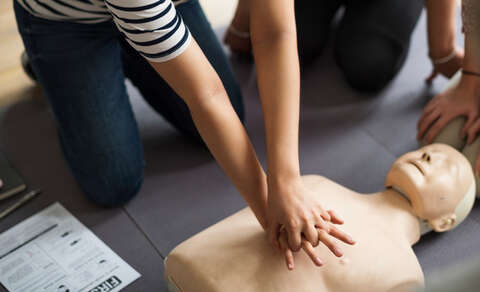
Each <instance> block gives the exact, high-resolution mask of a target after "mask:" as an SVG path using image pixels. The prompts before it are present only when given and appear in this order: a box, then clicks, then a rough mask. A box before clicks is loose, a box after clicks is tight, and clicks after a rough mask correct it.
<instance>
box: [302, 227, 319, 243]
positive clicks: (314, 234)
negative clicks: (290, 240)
mask: <svg viewBox="0 0 480 292" xmlns="http://www.w3.org/2000/svg"><path fill="white" fill-rule="evenodd" d="M303 234H304V235H305V238H306V239H307V240H308V242H309V243H310V244H311V245H313V246H317V245H318V231H317V229H316V228H315V226H314V225H312V224H308V226H306V227H305V230H304V231H303Z"/></svg>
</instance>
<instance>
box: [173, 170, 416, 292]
mask: <svg viewBox="0 0 480 292" xmlns="http://www.w3.org/2000/svg"><path fill="white" fill-rule="evenodd" d="M303 179H304V182H305V185H306V186H307V187H308V188H310V189H311V190H313V191H314V192H318V195H319V196H320V195H321V196H322V204H323V206H324V207H325V209H327V210H328V209H333V210H335V211H337V212H338V213H339V214H341V216H342V217H343V218H344V220H345V224H344V225H342V226H341V228H342V230H344V231H345V232H346V233H348V234H350V235H351V236H352V237H353V238H354V239H355V240H356V242H357V243H356V245H354V246H348V245H345V244H342V245H341V246H342V251H343V253H344V255H343V257H341V258H337V257H335V256H334V255H333V254H332V253H331V252H330V251H329V250H328V249H327V248H326V247H325V246H323V245H319V246H318V247H317V248H316V252H317V254H318V256H319V257H320V258H321V259H322V260H323V262H324V263H325V264H324V266H323V267H315V266H314V265H313V263H312V262H311V260H310V259H309V258H308V257H307V256H306V255H305V254H304V253H303V252H299V253H297V254H296V257H295V269H294V270H293V271H288V270H287V268H286V267H285V264H284V262H283V258H282V256H281V253H280V252H276V251H275V250H273V249H272V247H271V245H269V244H268V242H267V240H266V238H265V234H264V231H263V230H262V229H261V227H260V225H259V224H258V223H257V221H256V219H255V216H254V215H253V213H252V212H251V211H250V210H249V209H248V208H246V209H244V210H242V211H240V212H238V213H236V214H234V215H233V216H231V217H229V218H227V219H225V220H223V221H221V222H220V223H218V224H216V225H214V226H212V227H210V228H209V229H207V230H205V231H204V232H202V233H200V234H197V235H196V236H195V237H193V238H192V239H191V240H188V241H185V242H184V243H182V244H180V245H179V246H178V247H177V248H175V250H174V251H173V252H172V253H171V254H170V255H169V257H168V261H167V270H166V275H167V278H169V279H168V280H169V281H170V282H172V283H176V284H177V286H179V288H180V289H179V291H185V292H187V291H209V292H220V291H229V292H230V291H232V292H233V291H242V292H247V291H252V292H253V291H255V292H257V291H262V292H281V291H288V292H290V291H302V292H306V291H311V292H314V291H315V292H317V291H332V292H342V291H345V292H346V291H348V292H351V291H370V292H375V291H379V292H380V291H381V292H384V291H411V289H412V288H413V287H422V286H423V285H424V277H423V273H422V269H421V267H420V265H419V263H418V260H417V257H416V256H415V254H414V253H413V250H412V245H413V244H414V243H415V242H417V241H418V239H419V237H420V225H419V221H418V218H417V217H416V216H415V215H414V214H413V212H412V210H411V207H410V204H409V202H408V201H407V199H405V198H404V197H403V196H402V195H400V194H399V193H398V192H396V191H393V190H385V191H383V192H380V193H376V194H372V195H362V194H359V193H356V192H354V191H352V190H349V189H347V188H345V187H343V186H341V185H339V184H337V183H335V182H333V181H331V180H329V179H326V178H324V177H321V176H317V175H310V176H305V177H303ZM179 269H181V270H182V271H181V272H179ZM266 271H268V272H266ZM182 277H185V278H184V279H181V278H182ZM186 277H188V279H187V278H186ZM205 279H207V280H205Z"/></svg>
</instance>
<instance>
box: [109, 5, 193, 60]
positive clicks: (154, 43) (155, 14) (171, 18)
mask: <svg viewBox="0 0 480 292" xmlns="http://www.w3.org/2000/svg"><path fill="white" fill-rule="evenodd" d="M105 3H106V5H107V8H108V10H109V11H110V13H111V14H112V16H113V20H114V22H115V24H116V25H117V27H118V29H119V31H120V33H121V34H122V35H123V36H124V38H125V39H126V41H127V42H128V43H129V44H130V45H131V46H132V47H133V48H134V49H135V50H137V51H138V52H139V53H140V54H141V55H142V56H143V57H145V58H146V59H147V60H149V61H153V62H165V61H168V60H171V59H173V58H175V57H177V56H178V55H180V54H181V53H183V52H184V51H185V50H186V48H187V47H188V46H189V44H190V42H191V39H192V37H191V35H190V32H189V31H188V28H187V27H186V26H185V24H184V23H183V20H182V18H181V16H180V15H179V14H178V13H177V12H176V9H175V6H174V5H173V2H172V1H171V0H135V1H132V0H105Z"/></svg>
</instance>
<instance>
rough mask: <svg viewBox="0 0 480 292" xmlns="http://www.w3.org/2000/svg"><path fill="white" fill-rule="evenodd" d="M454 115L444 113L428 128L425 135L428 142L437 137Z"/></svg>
mask: <svg viewBox="0 0 480 292" xmlns="http://www.w3.org/2000/svg"><path fill="white" fill-rule="evenodd" d="M454 117H455V116H453V115H443V116H441V117H440V118H439V119H438V120H437V121H436V122H435V124H433V126H431V127H430V129H429V130H428V134H427V135H426V136H425V142H427V144H430V143H432V141H433V139H435V137H437V135H438V133H439V132H440V131H441V130H442V129H443V128H445V126H446V125H447V124H448V123H449V122H450V121H451V120H452V119H453V118H454Z"/></svg>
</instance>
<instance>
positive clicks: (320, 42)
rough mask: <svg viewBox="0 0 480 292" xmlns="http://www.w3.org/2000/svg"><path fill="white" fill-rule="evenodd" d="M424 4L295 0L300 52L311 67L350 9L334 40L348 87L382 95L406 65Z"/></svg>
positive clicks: (413, 0)
mask: <svg viewBox="0 0 480 292" xmlns="http://www.w3.org/2000/svg"><path fill="white" fill-rule="evenodd" d="M423 5H424V2H423V1H422V0H313V1H312V0H296V1H295V14H296V19H297V34H298V48H299V55H300V61H301V63H302V65H308V63H310V62H311V61H312V60H313V59H314V58H315V57H317V56H318V55H320V54H321V52H322V51H323V48H324V47H325V45H326V43H327V41H328V38H329V33H330V31H331V24H332V20H333V18H334V16H335V15H336V13H337V11H338V10H339V8H340V7H342V6H344V7H345V12H344V14H343V15H342V18H341V20H340V24H339V27H338V30H336V36H335V58H336V61H337V64H338V65H339V66H340V68H341V69H342V71H343V72H344V74H345V78H346V80H347V82H348V83H349V84H350V85H351V86H352V87H353V88H355V89H357V90H360V91H377V90H380V89H382V88H383V87H385V85H387V84H388V83H389V82H390V80H392V79H393V78H394V77H395V75H396V74H397V73H398V71H399V70H400V69H401V67H402V65H403V64H404V63H405V59H406V56H407V54H408V49H409V46H410V36H411V34H412V32H413V30H414V28H415V25H416V23H417V21H418V19H419V17H420V15H421V12H422V8H423Z"/></svg>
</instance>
